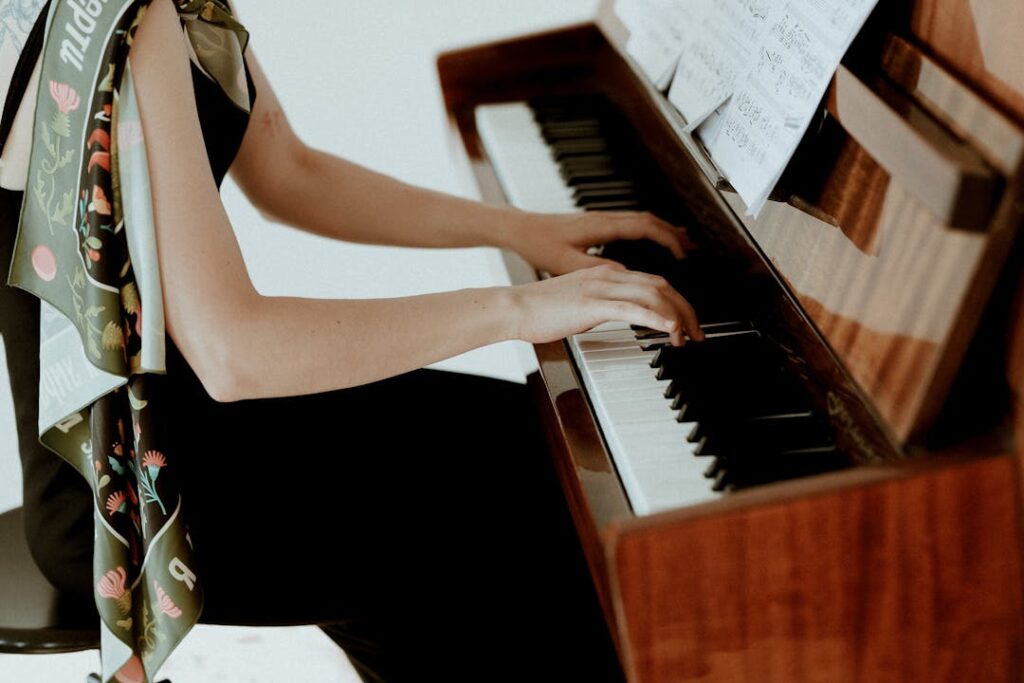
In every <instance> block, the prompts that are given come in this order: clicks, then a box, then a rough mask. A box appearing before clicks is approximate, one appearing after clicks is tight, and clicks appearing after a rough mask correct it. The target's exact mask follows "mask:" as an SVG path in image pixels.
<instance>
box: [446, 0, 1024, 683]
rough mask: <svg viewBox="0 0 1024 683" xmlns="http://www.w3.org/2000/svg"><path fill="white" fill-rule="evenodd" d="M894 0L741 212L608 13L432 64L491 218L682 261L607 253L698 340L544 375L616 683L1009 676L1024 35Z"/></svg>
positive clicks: (566, 355) (980, 10)
mask: <svg viewBox="0 0 1024 683" xmlns="http://www.w3.org/2000/svg"><path fill="white" fill-rule="evenodd" d="M892 4H893V5H899V6H898V7H890V6H888V5H887V4H886V3H879V5H880V6H879V7H878V8H877V10H876V11H875V12H874V14H873V15H872V16H871V18H870V19H869V20H868V22H867V24H866V25H865V27H864V30H863V31H862V32H861V34H860V35H859V37H858V38H857V39H856V40H855V41H854V43H853V46H852V48H851V51H850V52H849V53H848V54H847V56H846V57H845V58H844V60H843V63H842V65H841V66H840V68H839V70H838V72H837V73H836V76H835V78H834V79H833V81H832V84H831V86H830V88H829V92H828V95H827V97H826V98H825V100H824V101H823V103H822V107H821V111H820V112H819V114H818V116H816V117H815V124H814V125H812V126H811V128H810V130H809V131H808V133H807V134H806V135H805V136H804V138H803V141H802V143H801V145H800V147H799V149H798V151H797V153H796V155H795V156H794V158H793V159H792V160H791V161H790V163H789V165H788V166H787V167H786V170H785V172H784V173H783V175H782V177H781V180H780V182H779V184H778V186H777V187H776V188H775V190H774V192H773V193H772V194H771V196H770V199H769V201H768V203H767V205H766V206H765V208H764V211H763V212H762V213H761V214H760V215H759V216H758V217H757V218H756V219H754V218H751V217H748V216H746V215H745V211H744V206H743V204H742V202H740V200H739V198H738V196H737V195H736V193H735V191H734V190H733V189H732V187H730V185H729V183H728V182H726V181H725V180H724V179H723V178H722V174H721V173H719V172H718V169H717V167H716V165H715V161H714V159H713V158H711V157H709V156H708V155H707V153H706V150H705V149H704V147H703V146H702V144H701V142H700V140H699V139H698V138H694V137H693V135H691V134H689V133H687V132H685V130H684V128H685V123H686V122H685V121H684V120H683V118H682V117H681V116H679V115H678V113H676V111H675V109H674V107H673V106H672V104H671V103H670V102H669V101H668V99H667V98H666V96H665V95H664V94H663V93H662V92H661V90H660V89H659V88H657V87H655V85H654V84H652V83H651V81H650V80H649V79H648V78H647V77H646V76H644V75H643V73H642V72H641V70H640V69H639V68H638V66H637V64H636V63H635V62H634V61H633V60H632V59H631V58H630V57H629V53H628V51H627V50H626V44H627V43H628V41H629V38H630V36H629V34H628V30H627V29H626V27H625V26H624V25H623V23H622V22H621V21H620V20H619V18H618V15H617V14H616V12H615V2H612V1H611V0H606V1H605V2H603V3H602V7H601V10H600V11H599V14H598V17H597V18H596V20H595V22H594V23H591V24H582V25H577V26H571V27H567V28H564V29H558V30H554V31H550V32H547V33H541V34H536V35H530V36H522V37H517V38H513V39H509V40H506V41H502V42H497V43H492V44H488V45H481V46H476V47H471V48H467V49H463V50H457V51H453V52H450V53H447V54H444V55H442V56H441V57H440V58H439V61H438V67H439V72H440V76H441V83H442V88H443V92H444V95H445V101H446V106H447V111H448V114H449V117H450V122H451V127H452V134H453V135H454V136H455V137H456V138H457V139H458V140H460V141H461V143H462V147H463V148H464V150H465V152H466V155H467V158H468V159H469V162H470V165H471V168H472V170H473V175H474V178H475V180H476V182H477V184H478V186H479V190H480V192H481V194H482V195H483V196H484V198H485V199H486V200H487V201H491V202H496V203H511V204H514V205H516V206H519V207H521V208H525V209H531V210H537V211H559V212H561V211H580V210H632V209H639V210H651V211H654V212H655V213H658V214H659V215H662V216H663V217H665V218H666V219H668V220H671V221H673V222H678V223H681V224H685V225H686V226H687V227H688V230H689V232H690V234H691V235H692V236H693V238H694V240H695V241H696V242H697V243H698V244H699V249H698V250H697V251H696V252H694V253H692V254H691V257H690V258H687V259H685V260H684V261H683V262H678V263H677V262H675V261H674V260H673V259H671V258H666V255H665V254H662V253H661V252H660V251H659V250H658V249H657V248H654V247H652V246H651V245H645V244H641V243H628V244H627V243H611V244H608V245H604V247H603V252H602V253H603V254H604V255H605V256H608V257H610V258H615V259H617V260H620V261H621V262H623V263H624V264H626V265H627V266H628V267H630V268H634V269H638V270H647V271H648V272H655V273H658V274H661V275H663V276H665V277H666V278H667V279H669V281H670V282H672V284H673V285H674V286H675V287H676V288H677V289H679V291H680V292H681V293H682V294H683V295H684V296H686V297H687V298H688V299H689V300H690V301H691V303H693V305H694V308H695V309H696V311H697V314H698V317H699V319H700V321H701V323H702V325H703V326H704V329H705V333H706V334H707V337H708V339H707V341H705V342H703V343H702V344H699V345H698V344H694V345H688V346H687V348H686V349H672V348H666V347H665V345H664V343H663V342H662V341H661V337H660V336H659V335H658V334H657V333H654V332H653V331H650V330H644V329H634V328H631V327H630V326H628V325H617V324H615V323H609V324H607V325H603V326H601V327H600V328H596V329H595V330H591V331H589V332H586V333H583V334H579V335H574V336H573V337H571V338H569V339H567V340H565V341H564V342H559V343H552V344H542V345H537V346H536V347H535V350H536V353H537V358H538V361H539V366H540V370H539V373H536V374H535V375H533V376H531V377H530V384H531V386H532V388H533V390H534V395H535V396H536V399H537V403H538V409H539V410H541V411H542V413H543V415H544V418H545V421H546V425H547V429H548V436H549V441H550V444H551V447H552V453H553V457H554V458H555V459H556V464H557V466H558V468H559V471H560V475H561V478H562V484H563V488H564V490H565V494H566V497H567V499H568V501H569V503H570V507H571V508H572V511H573V515H574V518H575V521H576V526H577V529H578V531H579V535H580V539H581V541H582V543H583V545H584V548H585V550H586V552H587V557H588V560H589V563H590V568H591V574H592V578H593V581H594V585H595V586H596V588H597V591H598V594H599V595H600V597H601V601H602V605H603V607H604V611H605V616H606V619H607V621H608V623H609V626H610V627H611V629H612V632H613V634H614V636H615V638H616V642H617V646H618V649H619V654H620V659H621V662H622V665H623V669H624V671H625V673H626V675H627V677H628V678H629V680H630V681H633V682H640V681H643V682H648V681H701V682H717V681H730V682H732V681H757V682H758V683H761V682H767V683H794V682H800V681H828V682H829V683H833V682H836V683H846V682H850V683H853V682H857V683H868V682H870V683H875V682H878V681H900V682H908V683H909V682H910V681H914V682H915V683H916V682H917V681H929V682H940V681H942V682H944V681H950V682H953V681H956V682H957V683H959V682H961V681H993V682H1001V681H1007V682H1009V681H1017V680H1019V678H1020V672H1021V670H1022V660H1024V656H1022V653H1024V591H1022V587H1021V576H1022V566H1021V551H1022V549H1024V547H1022V538H1021V521H1022V520H1021V518H1020V515H1021V510H1022V495H1024V489H1022V487H1021V485H1020V481H1021V480H1022V479H1021V476H1020V472H1019V468H1020V459H1021V456H1022V455H1024V445H1022V442H1021V438H1022V437H1024V411H1022V410H1021V405H1022V401H1021V392H1022V391H1024V360H1022V359H1024V287H1022V280H1021V274H1022V271H1024V268H1022V265H1024V246H1022V240H1021V238H1020V237H1019V234H1020V227H1021V222H1022V215H1024V91H1022V87H1024V86H1022V84H1021V83H1020V82H1019V79H1018V78H1017V75H1016V74H1018V73H1019V69H1018V70H1017V71H1012V70H1011V71H1007V68H1006V65H1007V64H1016V65H1019V64H1021V63H1024V43H1022V42H1021V41H1019V40H1016V39H1013V40H996V38H998V37H999V36H1004V35H1005V34H1006V32H1007V31H1008V30H1009V29H1007V28H1006V27H1004V26H1001V25H1000V23H1001V22H1000V19H1002V20H1005V21H1003V22H1002V23H1006V24H1009V25H1010V26H1014V25H1016V26H1017V28H1018V29H1020V28H1024V27H1021V26H1020V25H1019V23H1020V19H1021V17H1022V14H1021V10H1020V4H1019V2H1018V0H995V1H993V2H991V3H975V2H971V1H970V0H913V1H912V2H909V3H892ZM982 5H984V6H982ZM1014 22H1016V24H1014ZM1017 33H1019V30H1018V31H1017ZM1017 33H1015V34H1014V35H1016V34H1017ZM674 87H675V86H674ZM528 275H530V276H538V275H539V276H543V275H544V274H536V273H529V274H528Z"/></svg>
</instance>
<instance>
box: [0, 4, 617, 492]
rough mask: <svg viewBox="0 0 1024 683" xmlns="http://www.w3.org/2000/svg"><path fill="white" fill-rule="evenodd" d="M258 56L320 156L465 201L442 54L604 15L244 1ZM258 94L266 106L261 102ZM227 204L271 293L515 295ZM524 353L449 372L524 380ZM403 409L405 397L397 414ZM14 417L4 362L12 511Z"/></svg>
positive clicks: (475, 267) (457, 267)
mask: <svg viewBox="0 0 1024 683" xmlns="http://www.w3.org/2000/svg"><path fill="white" fill-rule="evenodd" d="M234 4H235V7H236V9H237V12H238V15H239V17H240V18H241V20H242V22H243V23H245V24H246V26H247V27H248V28H249V30H250V33H251V36H252V42H251V47H252V50H253V52H254V54H255V55H256V57H257V58H258V59H259V61H260V64H261V65H262V67H263V69H264V71H266V72H267V75H268V77H269V79H270V81H271V84H272V85H273V87H274V91H275V92H276V93H277V96H278V98H279V99H280V100H281V102H282V103H283V105H284V108H285V112H286V114H287V115H288V118H289V120H290V122H291V124H292V127H293V128H294V129H295V130H296V131H297V132H298V133H299V135H300V136H301V137H302V138H303V140H305V141H306V142H307V143H308V144H310V145H312V146H315V147H317V148H319V149H323V150H326V151H329V152H332V153H334V154H338V155H340V156H343V157H345V158H348V159H351V160H353V161H356V162H357V163H361V164H364V165H366V166H369V167H371V168H374V169H376V170H379V171H382V172H384V173H388V174H390V175H393V176H396V177H398V178H400V179H402V180H405V181H407V182H410V183H413V184H417V185H422V186H425V187H429V188H432V189H436V190H441V191H445V192H450V193H453V194H462V195H470V193H471V192H472V189H471V185H470V184H469V181H468V176H467V175H466V173H467V171H466V169H465V168H463V167H460V166H459V165H458V164H457V163H455V159H456V158H457V157H455V156H454V155H453V154H452V149H451V142H450V140H449V138H448V131H447V121H446V119H445V117H444V112H443V103H442V100H441V95H440V86H439V84H438V81H437V75H436V68H435V64H434V60H435V58H436V55H437V53H438V52H439V51H441V50H444V49H447V48H452V47H458V46H461V45H468V44H473V43H478V42H482V41H485V40H489V39H493V38H500V37H506V36H511V35H518V34H522V33H526V32H530V31H534V30H541V29H544V28H548V27H551V26H554V25H559V24H566V23H572V22H576V21H581V20H585V19H587V18H589V17H590V16H592V14H593V11H594V9H595V8H596V4H597V2H596V0H559V1H558V2H549V1H545V0H514V1H513V0H506V1H504V2H501V1H499V0H435V1H430V0H373V1H368V0H362V1H357V0H293V1H291V2H281V1H280V0H273V1H272V0H235V3H234ZM257 96H258V94H257ZM223 197H224V202H225V205H226V206H227V209H228V213H229V215H230V216H231V218H232V222H233V224H234V228H235V232H236V234H237V236H238V238H239V242H240V244H241V247H242V251H243V254H244V255H245V259H246V264H247V265H248V267H249V270H250V274H251V275H252V278H253V282H254V283H255V284H256V287H257V288H258V289H259V290H260V291H261V292H262V293H264V294H287V295H295V296H311V297H339V298H342V297H378V296H381V297H384V296H401V295H406V294H416V293H421V292H427V291H439V290H448V289H457V288H460V287H477V286H487V285H493V284H502V283H503V280H502V273H501V271H500V270H499V269H498V265H497V264H498V261H497V253H496V252H495V251H494V250H493V249H489V248H480V249H462V250H417V249H402V248H389V247H375V246H369V245H354V244H344V243H339V242H336V241H330V240H326V239H323V238H320V237H316V236H313V235H308V234H306V233H301V232H299V231H297V230H294V229H291V228H288V227H286V226H282V225H275V224H271V223H268V222H267V221H266V220H265V219H263V218H262V217H261V216H260V215H259V214H258V213H257V212H256V211H255V210H253V209H252V208H251V206H249V205H248V203H247V201H246V199H245V197H244V196H243V195H241V193H240V192H239V191H238V190H237V188H236V187H235V186H234V185H233V184H232V183H231V181H230V179H229V180H228V181H226V182H225V183H224V187H223ZM514 346H515V345H514V344H500V345H496V346H493V347H487V348H484V349H479V350H477V351H474V352H471V353H469V354H465V355H464V356H460V357H457V358H455V359H451V360H450V361H446V362H442V363H440V364H438V366H439V367H445V368H449V369H457V370H462V371H466V372H474V373H480V374H488V375H493V376H497V377H504V378H508V379H518V380H521V379H522V370H521V365H520V363H519V355H518V353H519V351H518V350H517V349H516V348H514ZM398 400H399V397H396V407H397V406H398V405H399V403H398ZM12 411H13V407H12V405H11V398H10V393H9V383H8V380H7V375H6V366H5V365H4V364H3V363H0V510H6V509H9V508H11V507H15V506H17V505H19V504H20V499H21V493H20V490H21V480H20V468H19V467H18V462H17V450H16V449H17V442H16V439H15V433H14V422H13V415H12Z"/></svg>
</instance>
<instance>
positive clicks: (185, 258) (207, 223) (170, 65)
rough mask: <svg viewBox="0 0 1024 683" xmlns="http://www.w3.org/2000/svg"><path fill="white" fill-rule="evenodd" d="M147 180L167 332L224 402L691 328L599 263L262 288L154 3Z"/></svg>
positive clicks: (142, 86)
mask: <svg viewBox="0 0 1024 683" xmlns="http://www.w3.org/2000/svg"><path fill="white" fill-rule="evenodd" d="M131 63H132V70H133V73H134V75H135V81H136V90H137V92H138V99H139V108H140V114H141V117H142V123H143V127H144V129H145V131H146V138H145V139H146V150H147V153H148V155H149V170H150V176H151V184H152V189H153V205H154V214H155V219H156V236H157V250H158V258H159V264H160V270H161V277H162V281H163V292H164V305H165V317H166V323H167V331H168V334H169V335H170V336H171V338H172V339H173V341H174V342H175V343H176V344H177V345H178V347H179V349H180V350H181V352H182V354H183V355H184V356H185V358H186V359H187V360H188V362H189V364H190V365H191V366H192V367H193V369H194V370H195V371H196V374H197V375H198V376H199V378H200V380H201V381H202V382H203V383H204V386H206V388H207V390H208V392H209V393H210V394H211V396H213V397H214V398H215V399H218V400H221V401H231V400H239V399H244V398H260V397H270V396H288V395H297V394H309V393H316V392H320V391H326V390H333V389H338V388H344V387H349V386H355V385H359V384H364V383H367V382H371V381H375V380H378V379H383V378H385V377H389V376H392V375H396V374H400V373H402V372H405V371H408V370H412V369H416V368H420V367H423V366H425V365H428V364H430V363H433V362H435V361H438V360H442V359H444V358H449V357H451V356H455V355H457V354H459V353H462V352H464V351H467V350H469V349H473V348H476V347H479V346H483V345H486V344H490V343H493V342H497V341H501V340H505V339H510V338H520V339H527V340H529V341H547V340H550V339H557V338H561V337H564V336H565V335H566V334H571V333H574V332H577V331H581V330H585V329H588V328H589V327H592V326H593V325H596V324H598V323H601V322H604V321H606V320H610V319H616V320H626V321H629V322H633V323H638V324H644V325H648V326H650V327H655V328H658V329H664V330H671V331H672V333H673V339H674V341H676V342H677V343H680V342H682V329H683V327H684V326H685V328H686V329H687V330H688V332H689V333H690V336H691V337H694V336H697V337H699V336H700V331H699V329H698V328H697V325H696V320H695V318H694V317H693V311H692V309H690V308H689V305H688V304H686V302H685V301H684V300H683V299H682V297H680V296H679V295H678V294H676V293H674V292H671V291H669V290H670V288H669V289H666V286H665V283H664V281H662V280H660V278H654V277H653V276H649V275H645V274H642V273H632V272H630V271H626V270H624V269H622V268H616V267H598V268H590V269H587V270H581V271H577V272H575V273H572V274H570V275H567V276H562V277H559V278H552V279H551V280H547V281H544V282H541V283H533V284H531V285H523V286H519V287H484V288H471V289H461V290H457V291H452V292H442V293H434V294H424V295H419V296H409V297H398V298H391V299H361V300H338V299H307V298H300V297H267V296H262V295H260V294H259V293H258V292H257V291H256V290H255V288H254V287H253V285H252V282H251V280H250V279H249V275H248V272H247V270H246V268H245V263H244V261H243V259H242V255H241V252H240V249H239V246H238V242H237V240H236V238H235V235H234V232H233V230H232V227H231V224H230V222H229V219H228V216H227V213H226V212H225V210H224V206H223V204H222V202H221V198H220V194H219V192H218V191H217V187H216V184H215V182H214V178H213V175H212V172H211V169H210V165H209V161H208V159H207V156H206V153H205V147H204V145H203V138H202V131H201V128H200V125H199V119H198V114H197V111H196V105H195V99H194V97H192V96H191V93H192V80H191V74H190V71H189V66H188V64H189V62H188V55H187V53H186V49H185V45H184V42H183V37H182V33H181V28H180V23H179V20H178V17H177V13H176V10H175V9H174V7H173V5H172V4H171V0H154V1H153V3H152V4H151V5H150V8H149V11H148V12H147V13H146V16H145V18H144V19H143V22H142V25H141V26H140V27H139V30H138V33H137V34H136V37H135V42H134V45H133V47H132V51H131Z"/></svg>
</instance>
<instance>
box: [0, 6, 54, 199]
mask: <svg viewBox="0 0 1024 683" xmlns="http://www.w3.org/2000/svg"><path fill="white" fill-rule="evenodd" d="M46 6H47V2H46V0H10V1H9V2H3V3H0V103H2V104H0V106H2V107H3V109H2V110H0V113H2V116H3V119H5V120H6V121H7V122H8V123H9V124H10V123H11V122H12V121H13V125H11V128H10V129H9V133H8V137H7V142H6V144H4V146H3V154H2V155H0V187H4V188H7V189H11V190H23V189H24V188H25V176H26V175H27V173H28V154H29V147H30V142H31V134H32V130H31V129H32V121H31V118H32V116H31V115H32V111H31V109H32V107H31V103H32V102H34V101H35V97H36V91H37V90H38V85H39V61H40V57H39V55H38V54H35V53H34V51H32V52H30V53H26V52H25V51H26V49H29V50H31V48H30V47H28V48H27V47H26V46H27V45H28V39H29V34H30V33H32V28H33V26H35V25H36V23H37V21H41V20H42V15H43V13H44V9H45V7H46ZM29 57H34V68H33V69H32V70H31V71H28V70H27V69H24V71H22V72H21V73H18V72H19V69H18V65H19V62H22V61H24V59H26V58H29ZM16 75H17V76H19V78H18V79H17V80H16V79H15V77H16ZM26 75H27V83H26V81H25V78H26ZM12 88H13V89H15V90H16V91H17V90H21V91H22V93H23V94H22V96H21V98H20V99H19V98H16V97H11V96H10V95H11V91H12ZM14 107H17V109H13V108H14ZM9 108H11V109H12V110H11V111H8V109H9ZM12 117H13V119H12Z"/></svg>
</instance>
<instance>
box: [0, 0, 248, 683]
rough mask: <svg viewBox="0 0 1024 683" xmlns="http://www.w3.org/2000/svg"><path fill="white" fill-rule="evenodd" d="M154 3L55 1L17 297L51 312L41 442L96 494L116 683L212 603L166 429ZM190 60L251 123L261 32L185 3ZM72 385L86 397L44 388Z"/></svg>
mask: <svg viewBox="0 0 1024 683" xmlns="http://www.w3.org/2000/svg"><path fill="white" fill-rule="evenodd" d="M149 1H150V0H51V2H50V5H49V7H48V9H46V8H44V10H43V11H48V16H47V18H46V32H45V38H44V46H43V52H42V65H41V72H40V80H39V84H40V85H39V89H38V95H37V99H36V104H35V117H34V127H33V133H32V149H31V156H30V161H29V167H28V177H27V181H26V187H25V193H24V199H23V203H22V207H21V216H20V221H19V225H18V235H17V240H16V243H15V248H14V258H13V262H12V265H11V270H10V273H9V276H8V284H9V285H12V286H16V287H19V288H21V289H24V290H26V291H28V292H30V293H32V294H33V295H35V296H37V297H39V299H40V300H41V301H40V307H41V311H40V313H41V315H40V350H39V352H40V366H41V372H40V378H41V379H40V401H39V433H40V437H39V438H40V442H42V443H43V444H44V445H46V446H47V447H48V448H50V449H51V450H53V451H54V452H55V453H57V454H58V455H59V456H60V457H62V458H64V459H65V460H67V461H68V462H69V463H71V464H72V465H73V466H74V467H75V468H76V469H77V470H78V471H79V472H80V473H81V474H82V476H83V477H85V478H86V479H87V480H88V482H89V484H90V486H91V487H92V489H93V491H94V493H95V509H94V519H95V552H94V558H95V559H94V567H93V575H94V585H95V599H96V606H97V608H98V610H99V614H100V617H101V624H100V633H101V658H102V664H103V680H104V681H106V682H107V683H111V682H113V681H118V682H120V683H128V682H139V683H142V682H147V683H148V681H151V680H153V679H154V677H155V676H156V673H157V670H158V669H159V668H160V666H161V665H162V664H163V662H164V661H165V660H166V658H167V656H168V655H169V654H170V653H171V651H172V650H173V649H174V648H175V647H176V646H177V645H178V643H179V642H180V641H181V640H182V638H184V637H185V635H186V634H187V633H188V631H189V630H190V629H191V628H192V626H193V625H194V624H195V623H196V621H197V620H198V618H199V614H200V612H201V611H202V605H203V593H202V584H201V582H200V578H199V577H198V576H197V575H196V571H195V565H194V562H193V548H192V544H191V540H190V538H189V535H188V530H187V529H186V527H185V524H184V521H183V516H182V506H183V505H187V502H186V501H182V499H181V496H180V495H179V489H178V485H177V482H176V476H177V467H176V459H177V458H180V457H182V455H181V454H179V453H174V452H171V451H170V450H168V447H167V441H166V439H167V433H166V427H165V426H164V422H163V420H162V419H161V417H160V415H161V412H160V410H161V406H162V405H163V401H164V395H163V393H162V392H161V389H162V384H161V383H160V382H159V380H157V381H154V378H153V377H152V375H153V374H154V373H155V374H165V373H166V367H165V364H164V360H165V359H164V316H163V307H162V295H161V290H160V277H159V271H158V267H157V258H156V248H155V233H154V225H153V214H152V204H151V201H150V188H149V175H148V166H147V159H146V152H145V145H144V144H143V130H142V125H141V119H140V117H139V110H138V103H137V101H136V96H135V90H134V87H133V82H132V74H131V68H130V65H129V63H128V54H129V48H130V47H131V44H132V38H133V36H134V33H135V30H136V28H137V27H138V25H139V22H140V20H141V18H142V16H143V15H144V13H145V11H146V8H147V6H148V4H149ZM174 2H175V4H176V6H177V9H178V13H179V16H180V19H181V22H182V27H183V30H184V33H185V36H187V38H188V40H187V44H188V45H189V46H190V50H191V57H192V59H193V61H195V62H196V63H197V64H198V65H199V66H200V68H201V69H202V70H203V72H204V73H205V74H206V75H207V76H209V77H210V78H211V79H213V80H214V81H216V82H217V83H218V84H219V86H220V88H221V90H222V91H223V92H224V93H225V94H226V95H227V96H228V97H229V98H230V99H231V101H232V102H233V103H234V104H235V105H236V106H237V107H239V108H240V109H242V110H244V111H246V112H247V113H248V111H249V93H248V87H247V83H246V79H245V71H244V64H243V62H242V55H243V53H244V51H245V47H246V44H247V42H248V33H247V32H246V30H245V28H244V27H243V26H242V25H241V24H239V23H238V22H237V21H236V20H235V19H234V17H233V15H232V12H231V9H230V7H229V6H228V5H227V4H225V3H224V2H223V1H222V0H174ZM50 370H61V371H63V372H62V374H63V376H72V377H77V378H79V380H80V381H79V382H77V383H66V384H64V385H61V386H54V385H53V384H54V383H53V382H52V381H50V382H49V383H48V384H47V385H46V386H44V378H50V377H52V376H53V375H54V373H53V372H50Z"/></svg>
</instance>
